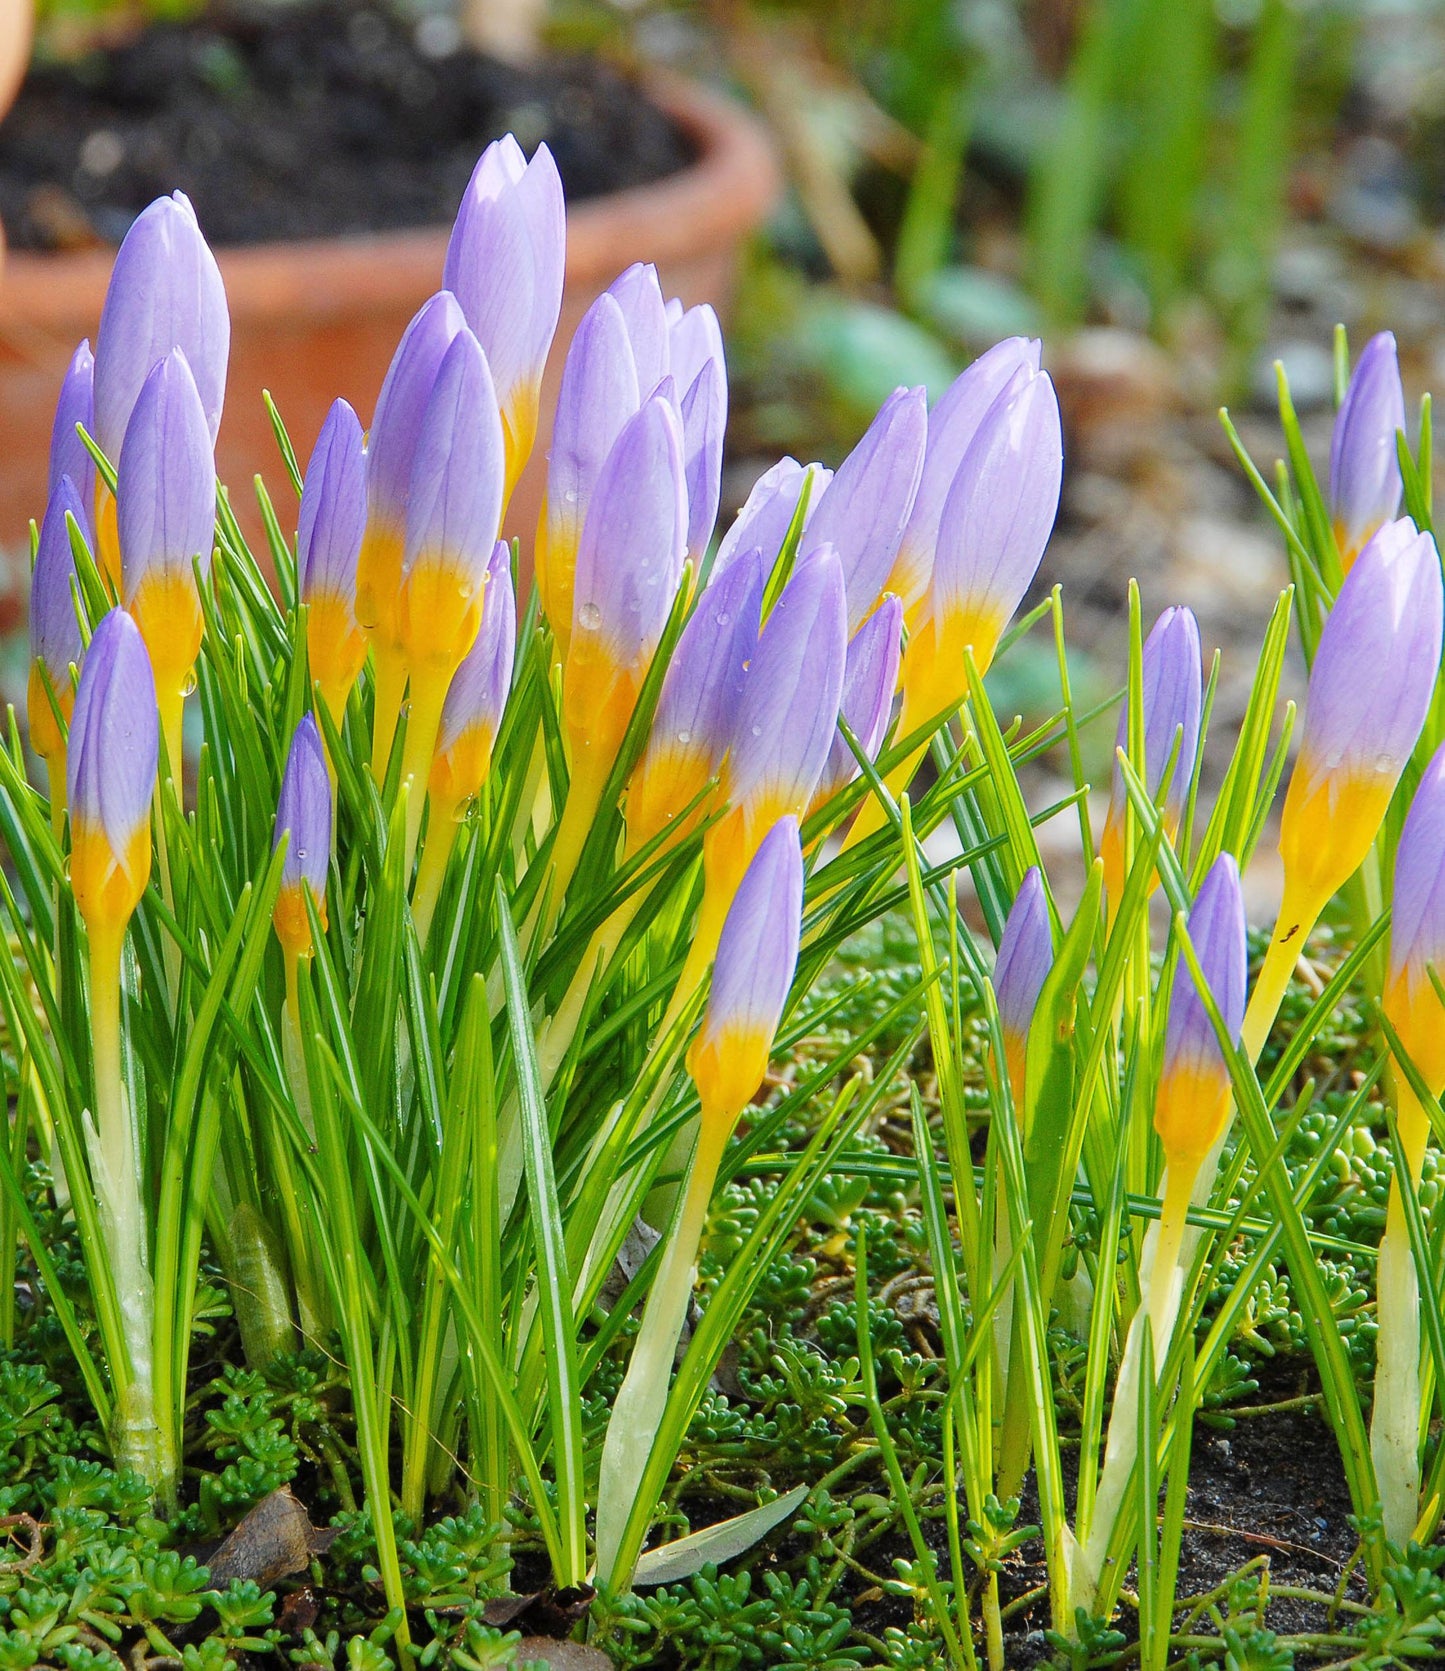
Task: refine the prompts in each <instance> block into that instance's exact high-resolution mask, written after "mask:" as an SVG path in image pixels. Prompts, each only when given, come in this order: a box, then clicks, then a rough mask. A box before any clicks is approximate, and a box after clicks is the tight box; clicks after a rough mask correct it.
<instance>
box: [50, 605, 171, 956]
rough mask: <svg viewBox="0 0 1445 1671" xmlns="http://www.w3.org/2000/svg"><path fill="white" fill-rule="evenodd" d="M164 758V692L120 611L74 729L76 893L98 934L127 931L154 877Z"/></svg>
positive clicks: (95, 655) (80, 698)
mask: <svg viewBox="0 0 1445 1671" xmlns="http://www.w3.org/2000/svg"><path fill="white" fill-rule="evenodd" d="M159 752H160V744H159V727H158V722H157V718H156V687H155V681H154V679H153V678H152V677H151V664H150V657H149V656H148V655H147V654H146V647H145V642H144V640H143V639H142V638H141V635H140V633H139V631H138V630H137V628H136V624H135V622H134V621H132V620H131V618H130V616H129V615H127V614H126V612H125V611H124V610H123V609H112V610H111V611H110V613H109V614H108V615H106V616H104V617H103V618H102V619H101V622H100V624H99V625H98V626H97V627H96V629H95V632H94V633H93V634H92V636H91V640H90V645H89V648H88V649H87V650H86V653H85V661H84V663H83V665H82V666H81V669H80V685H79V688H78V689H77V691H76V693H75V712H74V714H73V715H72V717H71V721H70V745H69V750H68V753H67V757H66V792H67V797H68V800H69V804H70V886H71V889H72V891H73V893H74V895H75V903H76V906H77V908H78V910H79V911H80V914H81V916H82V917H83V918H84V920H85V924H86V927H87V928H88V929H89V930H90V933H91V937H92V942H94V940H95V938H96V937H97V936H106V935H112V936H113V935H118V934H122V933H124V931H125V925H126V923H127V922H129V920H130V916H131V913H132V912H133V911H134V910H135V908H136V906H137V904H139V902H140V897H141V895H142V894H143V893H144V892H145V888H146V883H147V882H148V881H149V879H150V868H151V842H150V807H151V792H152V790H153V789H154V788H155V781H156V760H157V756H158V754H159Z"/></svg>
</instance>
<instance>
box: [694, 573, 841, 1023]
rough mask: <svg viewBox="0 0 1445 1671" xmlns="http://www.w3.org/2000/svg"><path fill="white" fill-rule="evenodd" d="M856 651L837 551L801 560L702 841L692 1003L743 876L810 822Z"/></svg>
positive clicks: (748, 686) (750, 686)
mask: <svg viewBox="0 0 1445 1671" xmlns="http://www.w3.org/2000/svg"><path fill="white" fill-rule="evenodd" d="M847 655H848V627H847V600H846V594H845V591H844V587H843V567H842V564H841V563H840V562H839V561H838V555H837V553H836V552H835V551H833V550H832V549H831V548H830V547H827V546H823V547H821V548H820V549H819V550H817V551H814V552H811V553H809V555H808V556H807V557H805V558H803V559H802V560H801V561H800V562H799V564H798V566H797V568H796V569H795V570H794V571H793V576H792V578H791V579H790V580H789V581H788V584H787V585H786V586H785V587H784V588H783V591H782V595H781V596H780V597H779V598H778V601H777V603H776V604H774V606H773V610H772V613H771V614H770V615H769V616H768V620H767V624H766V626H764V628H763V631H762V636H761V637H760V638H759V640H758V647H757V649H756V650H755V651H754V653H753V658H752V665H751V667H750V668H749V669H748V676H747V680H746V682H745V683H744V685H743V694H742V698H741V700H740V701H739V703H738V706H737V716H736V720H735V723H734V727H733V740H732V747H731V748H730V750H729V751H728V756H727V759H726V760H725V762H724V764H723V774H722V783H721V787H720V791H719V794H720V797H721V799H722V800H723V801H724V802H725V803H726V804H727V806H728V808H729V810H728V812H727V814H726V816H724V817H723V818H721V819H720V820H719V821H718V822H717V823H715V824H714V825H713V826H712V827H711V828H710V829H709V830H708V832H707V834H706V835H705V836H704V838H703V899H702V905H701V907H700V908H699V911H698V919H697V925H696V927H695V929H694V931H693V939H692V947H691V949H690V951H689V954H688V961H687V964H686V965H685V967H684V970H683V973H682V975H681V976H680V977H679V980H678V985H677V995H675V997H674V1000H673V1001H674V1003H677V1002H678V1001H679V996H680V997H681V998H682V999H683V1000H684V1001H685V998H686V995H687V994H689V993H690V992H691V991H692V990H694V989H695V987H696V985H697V983H698V981H699V980H701V978H702V972H703V970H704V969H705V968H706V967H707V963H708V959H709V958H710V957H711V956H712V954H713V951H714V949H715V948H716V946H717V937H718V934H719V932H720V931H721V929H722V924H723V919H724V917H725V916H726V915H727V910H728V907H729V906H730V905H731V903H732V899H733V895H734V894H735V893H736V892H737V888H738V884H739V882H740V881H741V880H742V877H743V873H744V872H745V871H746V870H747V868H748V865H749V864H750V863H751V862H752V858H753V855H754V853H756V852H757V850H758V845H759V843H760V842H761V841H762V838H763V836H764V835H766V833H767V832H768V831H769V830H770V829H771V828H772V827H773V825H774V824H776V823H777V821H778V819H780V818H802V816H803V814H804V813H805V811H806V810H807V807H808V803H809V802H810V801H811V800H812V798H813V791H814V790H815V789H816V788H817V785H818V779H819V777H820V776H821V775H822V771H823V766H824V764H825V762H826V761H827V758H828V750H829V748H830V747H831V746H832V742H833V737H834V734H835V733H836V731H837V728H838V709H839V705H840V704H841V702H842V698H843V670H844V666H845V665H846V662H847Z"/></svg>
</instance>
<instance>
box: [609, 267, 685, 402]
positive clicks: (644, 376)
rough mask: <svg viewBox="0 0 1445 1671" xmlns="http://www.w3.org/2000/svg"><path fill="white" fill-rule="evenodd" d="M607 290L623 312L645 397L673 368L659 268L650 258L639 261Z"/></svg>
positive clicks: (640, 390)
mask: <svg viewBox="0 0 1445 1671" xmlns="http://www.w3.org/2000/svg"><path fill="white" fill-rule="evenodd" d="M607 293H608V295H609V296H611V297H612V298H613V300H614V301H615V302H616V303H617V305H618V307H619V308H620V309H621V311H622V317H623V320H624V321H625V322H626V325H627V340H628V342H629V343H630V344H631V347H632V359H633V364H634V365H635V366H636V367H637V387H638V390H639V392H640V393H641V394H642V395H643V396H644V397H646V396H647V395H650V394H651V393H652V391H653V390H654V389H655V388H656V387H657V385H658V384H659V383H660V382H661V381H662V379H663V378H664V377H666V376H667V374H668V372H669V371H670V370H671V369H672V353H671V345H670V343H669V340H668V338H669V330H668V318H667V305H666V303H665V302H664V301H663V299H662V286H661V284H660V283H659V282H658V278H657V268H656V267H654V266H653V265H652V263H651V262H650V261H636V262H634V263H633V264H632V266H630V267H629V268H628V269H627V271H626V272H624V273H622V274H621V275H620V276H619V277H617V278H615V279H614V280H613V281H612V283H611V284H610V285H609V286H608V287H607Z"/></svg>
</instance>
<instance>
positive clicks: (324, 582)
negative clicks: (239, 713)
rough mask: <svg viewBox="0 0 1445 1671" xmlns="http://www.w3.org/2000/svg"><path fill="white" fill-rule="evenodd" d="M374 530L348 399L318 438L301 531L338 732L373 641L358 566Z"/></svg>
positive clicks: (311, 646)
mask: <svg viewBox="0 0 1445 1671" xmlns="http://www.w3.org/2000/svg"><path fill="white" fill-rule="evenodd" d="M365 531H366V454H365V450H364V447H363V444H362V435H361V423H360V421H359V419H358V418H357V416H356V413H355V412H353V411H352V409H351V408H350V407H349V406H348V405H347V404H346V402H345V401H344V400H338V401H336V402H335V403H334V404H333V405H332V408H331V410H330V411H329V412H328V413H327V414H326V422H325V423H324V424H322V426H321V433H320V435H318V436H317V438H316V445H315V447H314V448H313V449H312V453H311V460H310V463H308V464H307V466H306V479H305V481H304V482H303V483H302V486H301V511H300V515H299V517H298V520H297V526H296V584H297V589H298V591H299V593H300V596H301V601H302V602H303V603H304V604H305V605H306V654H307V659H308V662H309V665H310V670H311V677H312V678H313V679H314V680H315V681H316V683H317V684H318V685H320V687H321V695H322V698H323V700H324V701H325V703H326V707H327V710H328V712H329V713H330V715H331V717H332V719H333V720H334V721H335V722H336V724H337V725H340V723H341V716H342V713H343V711H344V710H345V708H346V699H347V697H348V695H349V694H350V692H351V687H352V685H353V684H354V683H355V682H356V676H357V674H358V673H359V672H360V671H361V664H362V663H363V662H364V661H365V660H366V640H365V638H363V636H362V633H361V628H360V626H359V625H358V624H357V620H356V562H357V558H358V557H359V556H360V553H361V541H362V536H363V535H364V533H365Z"/></svg>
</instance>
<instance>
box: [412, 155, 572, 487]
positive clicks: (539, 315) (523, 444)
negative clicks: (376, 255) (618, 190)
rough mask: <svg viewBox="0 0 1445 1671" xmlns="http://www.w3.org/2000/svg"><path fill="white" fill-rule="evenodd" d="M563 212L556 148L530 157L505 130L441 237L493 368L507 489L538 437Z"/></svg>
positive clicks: (447, 270)
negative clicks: (446, 238) (449, 231)
mask: <svg viewBox="0 0 1445 1671" xmlns="http://www.w3.org/2000/svg"><path fill="white" fill-rule="evenodd" d="M566 250H567V217H566V209H565V205H564V203H563V199H562V180H561V177H560V176H559V174H558V173H557V165H556V163H554V162H553V160H552V153H551V152H550V151H549V150H548V149H547V147H546V146H545V145H539V146H538V147H537V151H536V155H535V156H534V157H533V158H532V160H531V162H528V161H527V160H526V157H525V156H524V154H523V152H522V148H521V146H520V145H518V143H517V141H516V140H515V139H514V138H513V136H512V135H511V134H507V135H505V136H504V137H503V138H501V139H499V140H496V141H494V142H493V143H492V144H491V145H489V146H488V147H487V148H486V150H485V151H483V152H482V155H481V158H480V160H479V161H478V163H477V166H476V168H475V169H473V171H472V177H471V180H470V182H469V183H468V185H467V189H466V192H465V194H464V195H463V197H462V203H461V207H460V209H458V211H457V218H456V223H455V225H454V226H453V227H452V235H451V239H450V241H449V243H448V244H447V254H446V262H445V265H444V266H443V268H442V284H443V285H444V287H445V288H446V289H447V290H449V291H451V292H452V294H453V295H454V296H455V297H456V299H457V301H458V303H459V304H460V306H461V310H462V312H463V314H464V315H465V316H466V321H467V324H468V325H469V326H470V327H471V329H472V331H473V332H474V333H475V334H476V337H477V340H478V341H479V342H480V343H481V345H482V349H483V352H484V353H485V354H486V356H487V364H488V365H489V366H490V367H491V371H492V378H493V381H494V383H495V385H496V390H497V400H498V402H499V404H500V407H501V413H502V428H503V433H504V436H505V440H506V493H507V496H508V497H509V498H510V496H511V492H512V489H513V488H514V487H515V486H516V482H517V477H518V476H519V475H520V474H521V473H522V468H523V466H524V465H525V464H526V462H527V460H528V458H529V457H530V456H531V452H532V444H533V442H534V441H535V440H536V436H537V410H538V405H539V402H540V399H541V393H542V370H543V367H544V366H545V365H546V363H547V350H548V349H549V348H550V347H551V346H552V338H553V335H554V334H555V333H556V330H557V315H558V313H559V311H560V309H561V306H562V275H563V269H564V267H565V265H566Z"/></svg>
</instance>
